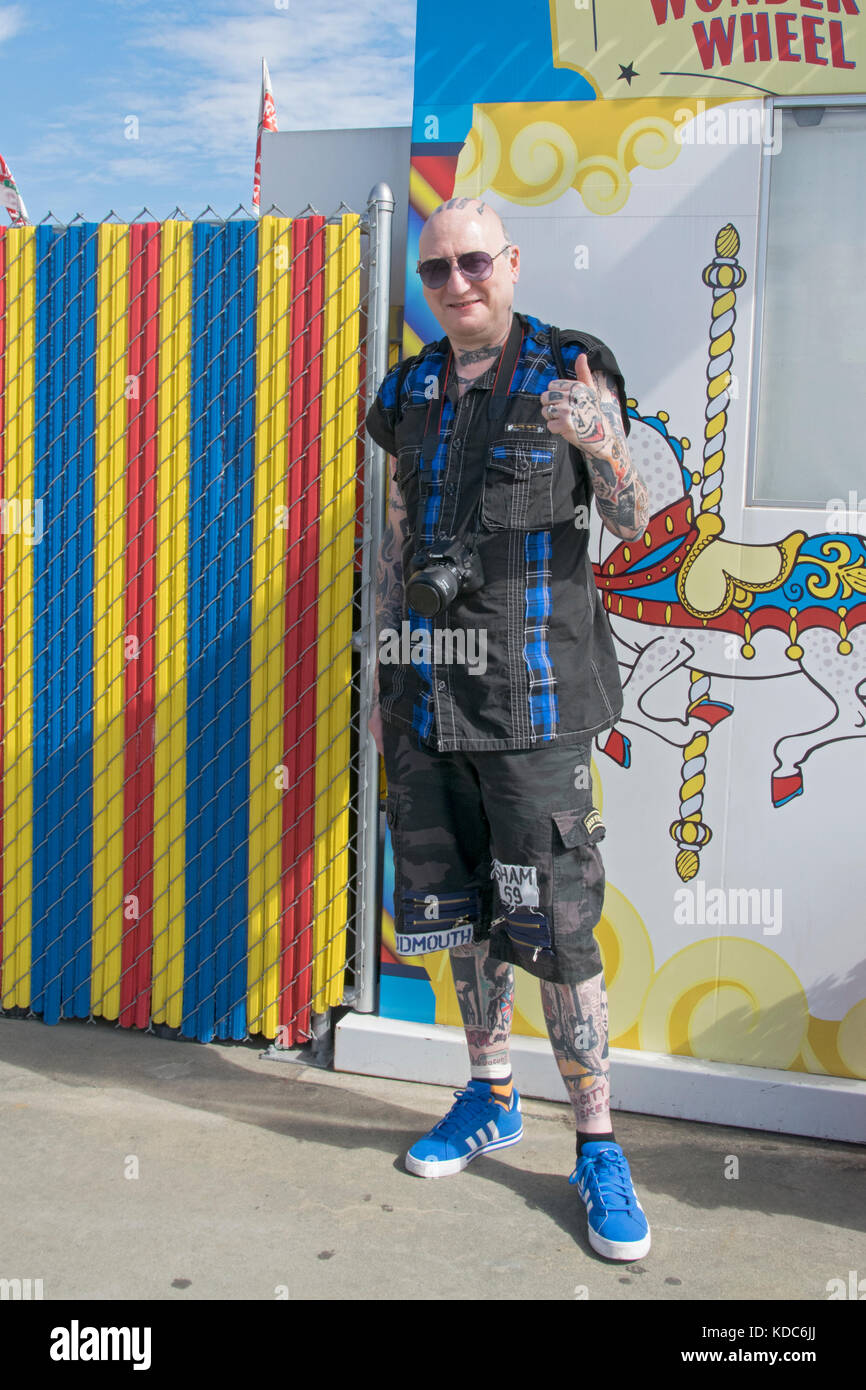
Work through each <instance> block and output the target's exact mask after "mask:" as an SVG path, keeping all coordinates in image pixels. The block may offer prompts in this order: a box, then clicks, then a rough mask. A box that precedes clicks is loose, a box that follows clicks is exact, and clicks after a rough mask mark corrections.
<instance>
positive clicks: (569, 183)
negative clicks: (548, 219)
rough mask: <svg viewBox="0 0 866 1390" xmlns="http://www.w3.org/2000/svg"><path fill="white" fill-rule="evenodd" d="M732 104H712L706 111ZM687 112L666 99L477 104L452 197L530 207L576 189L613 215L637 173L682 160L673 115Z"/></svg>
mask: <svg viewBox="0 0 866 1390" xmlns="http://www.w3.org/2000/svg"><path fill="white" fill-rule="evenodd" d="M729 100H732V98H721V97H720V98H716V99H711V100H708V101H707V102H706V107H707V108H710V107H712V106H720V105H723V104H724V103H725V101H729ZM682 109H683V103H682V100H678V99H674V98H662V97H653V98H646V99H644V100H635V101H586V102H491V103H488V104H484V105H477V106H475V107H474V109H473V119H472V128H471V130H470V132H469V135H468V137H467V140H466V143H465V145H464V147H463V150H462V152H461V155H460V159H459V161H458V164H457V172H456V179H455V184H454V195H455V197H481V195H482V194H484V193H486V192H488V191H489V192H493V193H498V194H500V195H501V196H502V197H503V198H507V199H508V200H509V201H510V202H513V203H519V204H523V205H524V206H527V207H531V206H537V205H539V204H542V203H553V202H556V201H557V199H559V198H561V197H562V196H563V194H564V193H566V192H568V190H569V189H570V188H574V189H576V190H577V192H578V193H579V194H580V196H581V197H582V199H583V201H584V204H585V205H586V207H587V208H588V210H589V211H590V212H594V213H598V214H599V215H600V216H609V215H610V214H611V213H614V212H619V210H620V209H621V208H622V207H624V206H625V204H626V203H627V201H628V197H629V193H630V192H631V179H630V177H629V175H630V173H631V171H632V170H633V169H635V168H638V167H640V168H644V169H664V168H666V167H667V166H668V165H669V164H672V163H673V161H674V160H675V159H676V157H677V155H678V154H679V152H680V149H681V145H680V143H679V141H678V140H677V138H676V133H677V131H678V129H679V128H680V125H679V124H678V123H677V122H675V120H674V116H675V115H676V113H677V112H682ZM681 120H682V118H680V124H681Z"/></svg>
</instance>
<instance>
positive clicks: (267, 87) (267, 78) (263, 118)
mask: <svg viewBox="0 0 866 1390" xmlns="http://www.w3.org/2000/svg"><path fill="white" fill-rule="evenodd" d="M263 130H269V131H273V132H274V133H276V130H277V109H276V106H275V105H274V94H273V92H272V91H271V75H270V73H269V72H268V65H267V63H266V62H265V60H264V58H262V91H261V96H260V98H259V120H258V125H257V127H256V163H255V169H254V171H253V215H254V216H255V217H258V216H259V212H260V204H261V196H262V131H263Z"/></svg>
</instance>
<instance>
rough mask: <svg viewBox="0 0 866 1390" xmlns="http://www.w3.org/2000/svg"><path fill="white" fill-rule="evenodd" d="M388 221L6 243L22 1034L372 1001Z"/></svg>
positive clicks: (291, 1037) (5, 549)
mask: <svg viewBox="0 0 866 1390" xmlns="http://www.w3.org/2000/svg"><path fill="white" fill-rule="evenodd" d="M376 195H378V196H376ZM392 207H393V201H392V200H390V192H389V190H388V189H387V188H386V187H385V186H384V185H378V186H377V189H376V190H374V191H373V194H371V202H370V204H369V206H368V208H367V210H366V212H365V214H364V215H361V214H358V213H355V212H353V211H351V210H350V209H347V208H345V205H343V206H341V208H340V209H339V210H338V212H337V213H336V214H335V215H334V216H332V217H326V216H324V215H321V214H319V213H317V212H316V211H315V210H314V209H309V208H308V209H306V210H305V211H304V213H302V214H300V215H298V216H296V217H286V216H283V215H282V214H281V213H280V212H279V210H278V209H272V210H271V212H270V213H268V214H265V215H263V216H262V217H261V218H259V219H253V218H250V217H249V216H248V215H246V214H244V213H243V210H242V209H241V210H239V213H240V215H233V216H232V217H231V218H229V219H227V220H223V219H219V218H217V217H216V215H215V214H213V213H212V210H211V209H208V210H207V211H206V213H205V214H203V215H202V216H201V217H200V218H198V219H196V220H189V219H187V218H186V216H185V215H184V214H183V213H181V211H180V210H179V209H177V210H176V215H173V216H172V217H171V218H168V219H166V220H165V221H163V222H158V221H156V220H153V219H152V218H151V217H150V215H149V214H147V212H146V211H145V213H144V214H142V215H140V217H139V218H138V219H137V220H135V221H133V222H130V223H123V222H120V221H117V220H112V218H111V217H109V218H107V219H105V220H104V221H102V222H99V223H93V222H91V223H88V222H86V221H83V220H81V219H75V220H74V221H73V222H72V223H70V224H69V225H66V226H60V225H55V224H50V223H42V224H39V225H38V226H35V227H22V228H5V229H3V231H2V234H0V412H2V413H0V451H2V452H0V478H2V499H0V505H2V520H3V525H2V554H0V600H2V650H0V675H2V689H0V701H2V703H0V721H2V725H0V760H2V765H0V788H2V805H0V833H2V861H0V862H2V921H0V1003H2V1008H3V1011H4V1013H5V1014H6V1015H7V1016H8V1015H12V1016H28V1017H29V1016H36V1017H38V1018H41V1019H42V1020H43V1022H45V1023H49V1024H53V1023H57V1022H58V1021H60V1020H61V1019H68V1018H82V1019H88V1018H91V1019H92V1018H96V1017H102V1018H104V1019H109V1020H116V1022H117V1024H118V1025H119V1026H122V1027H135V1028H141V1029H150V1030H157V1031H164V1032H168V1033H169V1034H170V1035H179V1036H182V1037H189V1038H195V1039H198V1040H199V1041H202V1042H208V1041H211V1040H212V1039H236V1040H241V1039H245V1038H248V1037H251V1036H254V1035H259V1036H260V1037H261V1038H262V1039H264V1040H274V1042H275V1044H276V1046H277V1047H278V1048H279V1049H287V1048H292V1047H297V1046H299V1045H302V1044H304V1043H307V1042H309V1041H311V1040H313V1042H314V1043H320V1042H321V1040H322V1039H323V1038H324V1037H325V1036H326V1034H327V1029H328V1020H329V1016H330V1011H331V1010H332V1009H333V1008H334V1007H335V1006H338V1005H341V1004H345V1003H349V1004H352V1005H353V1006H355V1007H359V1008H364V1009H367V1010H370V1009H372V1008H373V1006H374V996H375V972H376V960H375V954H376V952H375V940H376V937H375V927H376V916H377V909H376V900H377V844H378V838H377V830H378V824H377V821H378V816H377V812H378V794H379V783H378V778H379V768H378V762H377V759H376V755H375V747H374V745H373V744H372V740H371V739H370V737H369V734H368V733H367V730H366V718H367V711H368V708H369V701H370V696H371V692H372V663H373V660H374V648H375V631H374V614H373V594H372V580H373V576H374V571H375V557H376V552H377V549H378V542H379V538H380V536H381V525H382V507H383V501H382V498H383V486H382V467H383V460H382V458H381V451H378V450H377V449H376V448H375V446H373V445H371V444H369V443H368V442H367V441H366V436H365V435H364V432H363V421H364V414H365V408H366V406H365V401H366V399H367V398H368V396H369V392H370V391H371V390H375V387H376V385H377V384H378V380H379V379H381V376H382V375H383V374H384V371H385V369H386V366H387V360H388V338H389V332H388V327H389V324H388V274H389V247H390V210H391V208H392ZM365 488H366V492H365Z"/></svg>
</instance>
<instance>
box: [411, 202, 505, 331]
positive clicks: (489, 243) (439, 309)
mask: <svg viewBox="0 0 866 1390" xmlns="http://www.w3.org/2000/svg"><path fill="white" fill-rule="evenodd" d="M485 218H486V219H487V220H486V222H485ZM505 245H506V238H505V237H504V236H503V234H502V232H501V230H500V227H499V222H498V221H497V220H496V218H495V217H494V216H493V214H492V212H490V211H489V210H488V211H486V212H483V213H481V214H468V213H467V212H466V211H464V210H462V209H446V210H445V211H443V212H440V213H437V214H435V216H433V217H431V218H430V219H429V221H428V222H427V223H425V225H424V227H423V229H422V232H421V238H420V243H419V260H421V261H429V260H434V259H435V258H437V257H439V256H444V257H446V258H450V259H451V261H452V264H451V274H450V276H449V278H448V280H447V281H446V282H445V284H444V285H443V286H442V287H441V289H438V290H430V289H428V288H427V286H426V285H423V286H422V288H423V290H424V298H425V299H426V300H427V303H428V304H429V305H430V308H431V310H432V312H433V314H434V315H435V316H436V319H437V320H438V322H439V323H440V324H441V325H442V327H443V329H444V330H445V332H446V334H447V335H448V337H449V338H450V339H451V341H452V342H454V343H457V344H458V345H459V346H461V347H480V346H482V345H483V344H484V343H489V342H496V341H498V340H499V339H500V338H501V337H502V336H503V335H504V333H505V331H506V329H507V327H508V323H509V316H510V312H511V306H512V303H513V301H514V285H515V283H516V281H517V278H518V275H519V266H520V252H519V251H518V249H517V247H516V246H514V247H512V248H511V249H510V250H508V251H505V252H503V254H502V255H501V256H500V255H497V252H499V251H502V248H503V246H505ZM464 251H486V252H487V253H488V255H490V256H495V257H496V259H495V260H494V262H493V270H492V272H491V274H490V275H489V276H488V278H487V279H486V280H467V278H466V276H465V275H463V274H461V272H460V270H459V268H458V266H457V264H456V260H455V258H456V257H457V256H460V255H462V254H463V252H464Z"/></svg>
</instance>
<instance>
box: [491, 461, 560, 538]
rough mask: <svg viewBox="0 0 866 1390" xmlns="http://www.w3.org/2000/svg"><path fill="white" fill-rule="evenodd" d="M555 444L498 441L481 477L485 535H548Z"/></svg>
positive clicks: (551, 506) (550, 519)
mask: <svg viewBox="0 0 866 1390" xmlns="http://www.w3.org/2000/svg"><path fill="white" fill-rule="evenodd" d="M556 448H557V446H556V441H555V440H551V442H550V443H547V442H546V441H545V440H543V439H539V440H537V441H536V440H534V439H533V440H523V441H521V440H512V439H508V440H498V441H497V442H496V443H495V444H493V445H492V446H491V449H490V453H489V454H488V457H487V468H486V470H485V473H484V493H483V496H482V500H481V520H482V523H483V525H484V526H485V527H486V529H487V530H488V531H506V530H517V531H549V530H551V528H552V527H553V463H554V459H555V457H556Z"/></svg>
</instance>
